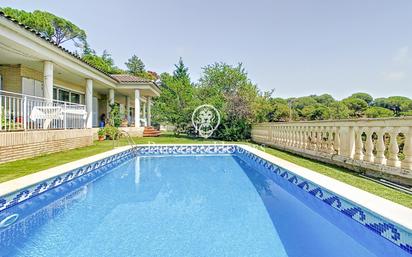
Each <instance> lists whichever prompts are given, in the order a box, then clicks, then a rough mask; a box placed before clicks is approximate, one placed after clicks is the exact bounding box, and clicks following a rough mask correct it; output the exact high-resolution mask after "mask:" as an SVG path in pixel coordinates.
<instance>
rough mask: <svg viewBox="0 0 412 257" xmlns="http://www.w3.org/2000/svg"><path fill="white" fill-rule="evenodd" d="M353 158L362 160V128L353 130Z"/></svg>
mask: <svg viewBox="0 0 412 257" xmlns="http://www.w3.org/2000/svg"><path fill="white" fill-rule="evenodd" d="M354 159H355V160H363V141H362V129H361V128H359V129H358V130H357V131H355V156H354Z"/></svg>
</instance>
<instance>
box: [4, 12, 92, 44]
mask: <svg viewBox="0 0 412 257" xmlns="http://www.w3.org/2000/svg"><path fill="white" fill-rule="evenodd" d="M1 11H2V12H4V13H5V14H6V15H8V16H11V17H13V18H14V19H15V20H17V21H18V22H20V23H22V24H24V25H27V26H29V27H31V28H33V29H35V30H36V31H38V32H39V33H41V34H42V35H44V36H45V37H48V38H50V39H52V40H53V41H54V42H55V43H56V44H57V45H61V44H63V43H65V42H68V41H72V42H73V43H74V46H76V47H82V46H83V45H84V44H85V43H86V38H87V36H86V32H85V31H84V30H82V29H80V28H79V27H78V26H76V25H75V24H73V23H72V22H70V21H69V20H66V19H64V18H61V17H58V16H56V15H54V14H52V13H49V12H45V11H38V10H36V11H34V12H26V11H23V10H18V9H13V8H10V7H6V8H2V9H1Z"/></svg>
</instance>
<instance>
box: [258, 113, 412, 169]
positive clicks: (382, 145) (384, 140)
mask: <svg viewBox="0 0 412 257" xmlns="http://www.w3.org/2000/svg"><path fill="white" fill-rule="evenodd" d="M252 139H253V140H254V141H255V142H259V143H264V144H267V145H274V146H281V147H283V148H292V149H294V150H298V151H301V152H305V151H306V152H310V153H311V154H316V153H327V154H331V155H339V156H343V157H346V158H347V159H353V160H358V161H362V162H366V163H373V164H379V166H382V165H383V166H388V167H396V168H398V167H399V168H402V169H404V170H403V171H400V172H405V170H412V117H405V118H390V119H361V120H336V121H308V122H281V123H261V124H256V125H254V126H253V129H252ZM409 173H410V172H409Z"/></svg>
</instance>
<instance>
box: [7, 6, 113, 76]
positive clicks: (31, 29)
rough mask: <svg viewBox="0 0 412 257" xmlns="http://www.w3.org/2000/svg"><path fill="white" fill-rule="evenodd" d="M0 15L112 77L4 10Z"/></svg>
mask: <svg viewBox="0 0 412 257" xmlns="http://www.w3.org/2000/svg"><path fill="white" fill-rule="evenodd" d="M0 17H4V18H6V19H7V20H9V21H11V22H13V23H14V24H16V25H18V26H20V27H21V28H23V29H25V30H26V31H28V32H31V33H33V34H34V35H36V36H37V37H39V38H41V39H43V40H44V41H46V42H48V43H50V44H52V45H54V46H55V47H56V48H59V49H60V50H62V51H63V52H64V53H66V54H69V55H70V56H72V57H74V58H76V59H78V60H80V61H81V62H83V63H85V64H87V65H88V66H90V67H92V68H94V69H96V70H98V71H99V72H101V73H103V74H104V75H106V76H108V77H110V78H111V79H114V78H113V77H112V76H111V75H110V74H109V73H107V72H105V71H103V70H102V69H100V68H98V67H96V66H94V65H93V64H91V63H89V62H86V61H85V60H83V58H81V57H80V56H79V55H78V54H76V53H73V52H71V51H69V50H67V49H66V48H64V47H62V46H61V45H58V44H56V43H55V42H54V41H53V40H52V39H51V38H48V37H46V36H44V35H42V34H41V33H40V32H38V31H37V30H35V29H33V28H31V27H29V26H26V25H25V24H22V23H20V22H18V21H17V20H16V19H14V18H13V17H11V16H8V15H6V14H5V13H4V12H2V11H0Z"/></svg>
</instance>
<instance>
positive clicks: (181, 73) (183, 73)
mask: <svg viewBox="0 0 412 257" xmlns="http://www.w3.org/2000/svg"><path fill="white" fill-rule="evenodd" d="M175 68H176V69H175V70H174V71H173V77H174V78H175V79H182V80H189V81H190V79H189V72H188V71H189V68H188V67H186V66H185V64H184V63H183V59H182V57H180V58H179V62H178V63H177V64H175Z"/></svg>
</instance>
